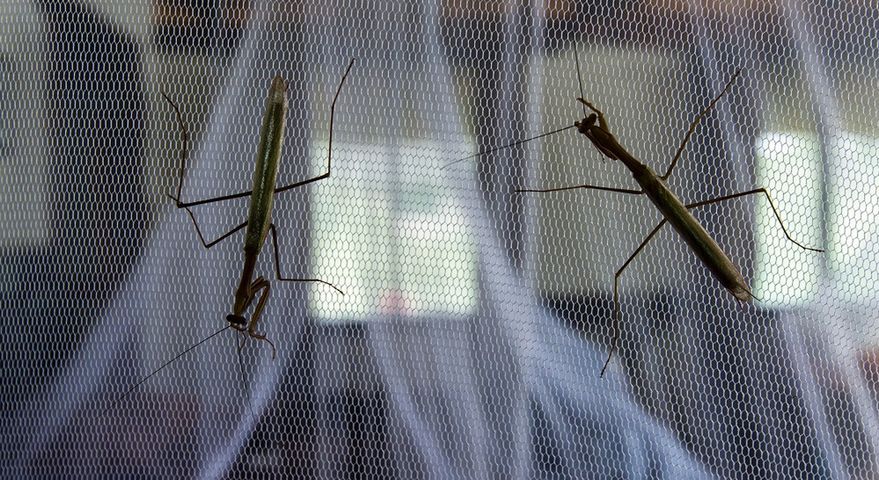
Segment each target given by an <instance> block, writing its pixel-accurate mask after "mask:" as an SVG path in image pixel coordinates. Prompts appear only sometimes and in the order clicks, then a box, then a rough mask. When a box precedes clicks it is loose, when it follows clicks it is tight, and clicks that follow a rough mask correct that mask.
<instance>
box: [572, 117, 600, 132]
mask: <svg viewBox="0 0 879 480" xmlns="http://www.w3.org/2000/svg"><path fill="white" fill-rule="evenodd" d="M597 120H598V115H596V114H594V113H591V114H589V116H587V117H586V118H584V119H583V120H580V121H579V122H574V126H575V127H577V131H578V132H580V133H582V134H583V135H588V132H589V130H590V129H591V128H592V127H593V126H595V122H596V121H597Z"/></svg>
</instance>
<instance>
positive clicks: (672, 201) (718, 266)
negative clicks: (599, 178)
mask: <svg viewBox="0 0 879 480" xmlns="http://www.w3.org/2000/svg"><path fill="white" fill-rule="evenodd" d="M740 73H741V70H738V71H736V72H735V74H733V76H732V78H730V80H729V81H728V82H727V84H726V86H725V87H724V88H723V90H722V91H721V92H720V93H719V94H718V95H717V96H716V97H715V98H714V99H713V100H712V101H711V102H710V103H709V104H708V106H707V107H705V109H704V110H702V112H701V113H699V115H697V116H696V118H695V119H694V120H693V122H692V123H691V124H690V127H689V129H688V130H687V133H686V135H684V139H683V141H681V144H680V146H679V147H678V149H677V152H675V156H674V158H673V159H672V161H671V164H670V165H669V166H668V169H666V171H665V173H664V174H663V175H657V174H656V172H654V171H653V170H652V169H651V168H650V167H648V166H647V165H645V164H643V163H641V162H640V161H639V160H638V159H636V158H635V157H634V156H633V155H632V154H631V153H629V152H628V150H626V149H625V147H623V146H622V145H621V144H620V142H619V141H618V140H617V139H616V137H615V136H614V135H613V134H612V133H611V131H610V127H609V126H608V123H607V119H606V118H605V117H604V113H602V112H601V110H599V109H598V108H597V107H595V105H593V104H592V103H590V102H588V101H586V100H584V99H583V98H582V97H583V94H582V81H581V93H580V97H579V98H577V101H579V102H580V103H581V104H583V107H584V108H583V110H584V118H583V119H582V120H579V121H575V122H574V124H573V125H570V126H568V127H565V128H561V129H558V130H553V131H551V132H547V133H544V134H541V135H538V136H535V137H532V138H529V139H526V140H521V141H518V142H514V143H511V144H508V145H504V146H502V147H498V148H493V149H490V150H486V151H482V152H479V153H477V154H475V155H471V156H469V157H465V158H463V159H461V160H458V161H463V160H467V159H469V158H474V157H477V156H479V155H484V154H486V153H491V152H495V151H498V150H503V149H505V148H509V147H512V146H516V145H520V144H522V143H525V142H528V141H531V140H535V139H537V138H541V137H545V136H549V135H553V134H555V133H558V132H562V131H564V130H568V129H571V128H576V129H577V131H578V132H580V133H581V134H583V135H585V136H586V138H588V139H589V141H591V142H592V145H594V146H595V148H596V149H598V151H599V152H601V154H602V155H604V156H605V157H607V158H610V159H611V160H619V161H620V162H622V163H623V165H625V167H626V168H627V169H629V171H630V172H631V173H632V176H633V177H634V178H635V181H636V182H637V183H638V185H639V186H640V187H641V189H640V190H633V189H624V188H613V187H602V186H596V185H573V186H567V187H558V188H547V189H516V190H515V192H517V193H526V192H533V193H549V192H561V191H565V190H574V189H589V190H601V191H605V192H615V193H624V194H629V195H647V198H649V199H650V201H651V202H652V203H653V205H654V206H655V207H656V208H657V209H658V210H659V211H660V213H662V216H663V219H662V220H661V221H660V222H659V224H658V225H656V226H655V227H654V228H653V230H651V231H650V233H648V234H647V237H646V238H644V240H643V241H642V242H641V244H640V245H638V248H636V249H635V252H634V253H632V254H631V255H630V256H629V258H628V259H627V260H626V261H625V262H624V263H623V266H622V267H620V268H619V269H618V270H617V271H616V274H615V275H614V283H613V302H614V314H613V315H614V316H613V338H612V340H611V346H610V350H609V352H608V354H607V360H605V362H604V366H603V367H602V368H601V373H600V375H601V376H604V372H605V371H606V370H607V367H608V365H609V364H610V360H611V357H612V356H613V353H614V352H615V351H616V349H617V343H618V341H619V337H620V331H619V322H620V303H619V279H620V276H621V275H622V274H623V272H624V271H625V269H626V268H627V267H628V266H629V265H630V264H631V263H632V261H633V260H634V259H635V257H636V256H638V254H639V253H641V251H642V250H644V247H646V246H647V244H648V243H650V240H652V239H653V237H654V236H656V234H657V232H659V230H660V229H661V228H662V227H663V226H664V225H665V224H666V223H668V224H670V225H671V226H672V228H674V230H675V231H676V232H677V233H678V235H680V237H681V238H682V239H683V240H684V242H686V243H687V245H688V246H689V247H690V249H691V250H692V251H693V253H695V254H696V256H697V257H698V258H699V260H700V261H701V262H702V264H703V265H705V266H706V267H707V268H708V270H709V271H710V272H711V274H712V275H713V276H714V278H716V279H717V280H718V281H719V282H720V284H721V285H723V287H724V288H726V289H727V290H728V291H729V292H730V293H731V294H732V295H733V297H735V298H736V300H738V301H741V302H747V301H750V299H751V298H755V297H754V295H753V294H751V291H750V290H749V288H748V284H747V282H745V279H744V277H743V276H742V274H741V273H740V272H739V270H738V268H737V267H736V265H735V264H734V263H733V262H732V260H730V259H729V257H728V256H727V255H726V253H724V251H723V249H722V248H721V247H720V245H718V244H717V242H716V241H715V240H714V238H712V236H711V235H710V234H709V233H708V232H707V231H706V230H705V228H704V227H703V226H702V225H701V224H700V223H699V221H698V220H697V219H696V217H694V216H693V214H692V213H690V210H692V209H694V208H698V207H701V206H705V205H710V204H713V203H719V202H723V201H725V200H731V199H733V198H739V197H744V196H747V195H756V194H763V195H764V196H765V197H766V200H767V201H768V202H769V206H770V207H771V208H772V212H773V213H774V214H775V218H776V219H777V220H778V223H779V225H780V226H781V229H782V231H783V232H784V235H785V237H787V239H788V240H790V241H791V242H793V243H794V244H795V245H797V246H798V247H800V248H802V249H804V250H810V251H813V252H823V251H824V250H822V249H818V248H811V247H806V246H804V245H802V244H800V243H799V242H797V241H796V240H794V239H793V238H792V237H791V236H790V234H789V233H788V231H787V229H786V228H785V226H784V222H782V220H781V215H779V213H778V210H777V209H776V208H775V204H774V203H773V202H772V198H771V197H770V196H769V192H768V191H767V190H766V189H765V188H755V189H752V190H748V191H746V192H740V193H735V194H732V195H724V196H722V197H717V198H712V199H710V200H704V201H701V202H696V203H690V204H685V203H684V202H682V201H681V199H680V198H678V196H677V195H675V194H674V192H672V191H671V189H669V187H668V185H667V184H666V181H667V180H668V178H669V177H670V176H671V174H672V171H673V170H674V168H675V166H676V165H677V162H678V160H679V159H680V157H681V154H682V153H683V151H684V147H685V146H686V145H687V143H688V142H689V140H690V137H691V136H692V135H693V132H694V131H695V130H696V126H697V125H698V124H699V122H701V121H702V119H703V118H704V117H705V116H706V115H707V114H708V112H709V111H711V109H712V108H714V106H715V104H717V102H718V101H719V100H720V98H721V97H722V96H723V95H724V94H725V93H726V92H727V91H728V90H729V88H730V86H731V85H732V84H733V82H734V81H735V79H736V78H737V77H738V76H739V74H740ZM577 76H578V79H579V76H580V66H579V60H578V62H577ZM586 108H588V109H589V110H591V111H592V113H590V114H588V115H586ZM458 161H456V162H453V163H457V162H458ZM449 165H451V164H449ZM447 166H448V165H447Z"/></svg>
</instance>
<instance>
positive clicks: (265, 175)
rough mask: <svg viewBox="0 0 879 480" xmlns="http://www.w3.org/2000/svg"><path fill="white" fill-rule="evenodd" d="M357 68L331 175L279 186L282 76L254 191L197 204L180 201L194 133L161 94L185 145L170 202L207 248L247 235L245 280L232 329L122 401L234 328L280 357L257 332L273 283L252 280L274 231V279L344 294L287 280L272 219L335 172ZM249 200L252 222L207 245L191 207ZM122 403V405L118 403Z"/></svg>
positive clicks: (272, 99)
mask: <svg viewBox="0 0 879 480" xmlns="http://www.w3.org/2000/svg"><path fill="white" fill-rule="evenodd" d="M353 66H354V59H351V61H350V62H349V63H348V67H347V68H346V69H345V73H344V74H343V75H342V79H341V80H340V81H339V86H338V87H337V88H336V94H335V96H334V97H333V103H332V105H331V107H330V132H329V146H328V149H329V151H328V153H327V167H326V172H324V173H322V174H320V175H318V176H316V177H313V178H309V179H306V180H302V181H299V182H296V183H292V184H290V185H285V186H282V187H278V186H276V184H275V181H276V177H277V172H278V164H279V160H280V158H281V146H282V144H283V140H284V127H285V124H286V115H287V84H286V82H285V81H284V79H283V78H281V77H280V76H276V77H275V78H274V79H272V82H271V85H270V87H269V93H268V98H267V99H266V111H265V115H264V116H263V121H262V128H261V129H260V137H259V146H258V148H257V155H256V165H255V167H254V172H253V188H252V189H251V190H249V191H246V192H241V193H236V194H232V195H224V196H220V197H215V198H209V199H205V200H198V201H192V202H184V201H182V200H181V193H182V190H183V179H184V177H185V173H186V160H187V157H188V151H189V132H188V130H187V128H186V123H185V122H184V121H183V115H182V114H181V113H180V108H179V107H178V106H177V104H176V103H174V101H172V100H171V99H170V98H169V97H168V95H166V94H165V93H164V92H162V96H163V97H164V98H165V101H167V102H168V104H170V105H171V107H172V108H173V109H174V112H175V114H176V118H177V123H178V125H179V127H180V132H181V144H182V147H181V152H180V174H179V176H180V182H179V183H178V185H177V194H176V195H172V194H170V193H169V194H167V195H168V197H169V198H171V200H173V201H174V203H175V206H176V207H177V208H178V209H180V208H182V209H184V210H185V211H186V213H187V214H188V215H189V218H190V220H192V225H193V226H194V227H195V232H196V233H197V234H198V238H199V240H200V241H201V243H202V245H204V247H205V248H206V249H209V248H211V247H213V246H214V245H216V244H218V243H220V242H222V241H223V240H225V239H227V238H229V237H230V236H232V235H233V234H235V233H237V232H239V231H241V230H245V232H244V266H243V268H242V271H241V279H240V281H239V284H238V288H236V290H235V296H234V301H233V302H232V310H231V313H230V314H228V315H227V316H226V321H227V322H228V325H226V326H225V327H223V328H221V329H220V330H218V331H216V332H214V333H213V334H211V335H209V336H208V337H206V338H204V339H203V340H201V341H199V342H198V343H196V344H194V345H192V346H190V347H189V348H187V349H185V350H184V351H182V352H180V353H179V354H178V355H177V356H175V357H174V358H172V359H170V360H168V361H167V362H165V363H164V364H162V366H160V367H159V368H157V369H156V370H154V371H153V372H151V373H150V374H149V375H147V376H146V377H144V378H142V379H141V380H140V381H139V382H137V383H136V384H135V385H134V386H132V387H131V388H130V389H129V390H127V391H126V392H125V393H124V394H123V395H122V396H121V397H120V398H119V400H122V399H124V398H125V397H126V396H128V394H130V393H131V392H132V391H134V390H135V389H136V388H137V387H139V386H140V385H142V384H143V383H144V382H146V381H147V380H149V379H150V378H151V377H153V376H154V375H156V374H157V373H159V372H160V371H161V370H162V369H163V368H165V367H167V366H168V365H170V364H171V363H173V362H174V361H176V360H177V359H179V358H180V357H182V356H183V355H186V354H187V353H189V352H191V351H192V350H194V349H195V348H197V347H198V346H200V345H201V344H203V343H204V342H206V341H208V340H210V339H211V338H213V337H215V336H217V335H219V334H221V333H223V332H225V331H226V330H228V329H229V328H232V329H235V330H237V331H239V332H241V333H242V334H243V335H245V336H244V339H245V340H246V339H247V337H250V338H253V339H255V340H258V341H264V342H266V343H268V344H269V346H270V347H271V349H272V358H275V354H276V349H275V345H274V344H273V343H272V341H271V340H269V339H268V338H267V337H266V335H264V334H262V333H259V332H257V325H258V324H259V320H260V318H261V316H262V312H263V309H264V308H265V306H266V302H267V301H268V298H269V292H270V283H269V281H268V280H266V279H265V278H263V277H262V276H257V278H256V279H255V280H254V279H253V276H254V272H255V269H256V261H257V258H258V256H259V253H260V251H261V250H262V246H263V244H265V241H266V237H267V236H268V233H269V232H271V234H272V247H273V249H274V259H275V278H276V279H277V280H279V281H283V282H311V283H321V284H324V285H327V286H329V287H332V288H333V289H335V290H336V291H337V292H339V293H340V294H342V295H344V292H342V290H340V289H339V288H337V287H336V286H335V285H333V284H331V283H329V282H326V281H324V280H321V279H317V278H287V277H284V276H282V275H281V268H280V262H279V260H278V234H277V231H276V229H275V225H274V224H273V223H272V220H271V215H272V206H273V203H274V197H275V194H277V193H281V192H285V191H287V190H291V189H294V188H297V187H302V186H304V185H308V184H310V183H314V182H317V181H320V180H323V179H325V178H329V177H330V172H331V170H332V152H333V122H334V117H335V112H336V101H337V100H338V98H339V94H340V93H341V91H342V86H343V85H344V84H345V80H346V79H347V78H348V73H349V72H350V71H351V67H353ZM248 196H249V197H250V207H249V209H248V214H247V221H245V222H244V223H242V224H240V225H238V226H236V227H234V228H233V229H232V230H229V231H228V232H226V233H224V234H222V235H220V236H219V237H218V238H217V239H215V240H212V241H210V242H209V241H207V240H205V238H204V235H203V234H202V232H201V228H199V226H198V222H197V221H196V220H195V215H194V214H193V213H192V210H191V207H195V206H198V205H205V204H209V203H216V202H223V201H226V200H232V199H236V198H243V197H248ZM257 295H259V300H257ZM254 301H256V306H255V307H254V309H253V313H252V314H251V315H250V319H249V320H248V318H247V316H246V315H245V313H246V311H247V310H248V308H250V306H251V305H252V304H253V302H254ZM242 346H243V343H242V344H241V345H239V350H240V349H241V347H242ZM119 400H117V402H118V401H119Z"/></svg>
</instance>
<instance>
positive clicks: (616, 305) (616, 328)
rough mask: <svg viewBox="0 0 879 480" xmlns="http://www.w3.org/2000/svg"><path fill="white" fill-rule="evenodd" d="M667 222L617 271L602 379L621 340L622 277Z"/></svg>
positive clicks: (644, 241) (614, 278) (646, 239)
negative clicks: (611, 333) (610, 328)
mask: <svg viewBox="0 0 879 480" xmlns="http://www.w3.org/2000/svg"><path fill="white" fill-rule="evenodd" d="M665 222H666V220H665V219H663V220H662V221H661V222H659V225H657V226H655V227H653V230H651V231H650V233H648V234H647V237H646V238H645V239H644V240H643V241H642V242H641V245H638V248H636V249H635V252H634V253H632V255H630V256H629V259H628V260H626V262H625V263H623V266H622V267H620V269H619V270H617V273H616V274H615V275H614V277H613V338H612V339H611V342H610V351H608V352H607V360H605V361H604V366H603V367H601V374H600V376H602V377H603V376H604V371H605V370H607V366H608V365H609V364H610V359H611V357H612V356H613V352H615V351H616V349H617V343H618V342H619V340H620V296H619V283H620V275H622V274H623V271H625V269H626V267H628V266H629V264H630V263H632V260H634V259H635V257H637V256H638V254H639V253H641V251H642V250H644V247H646V246H647V244H648V243H650V240H652V239H653V237H654V236H656V234H657V233H658V232H659V229H661V228H662V226H663V225H665Z"/></svg>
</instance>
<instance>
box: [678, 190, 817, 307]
mask: <svg viewBox="0 0 879 480" xmlns="http://www.w3.org/2000/svg"><path fill="white" fill-rule="evenodd" d="M758 193H762V194H763V195H765V196H766V200H768V201H769V207H770V208H772V213H774V214H775V219H776V220H778V224H779V225H780V226H781V231H782V232H784V236H785V237H787V239H788V240H790V241H791V242H793V244H794V245H796V246H798V247H800V248H802V249H803V250H809V251H812V252H818V253H823V252H824V250H823V249H820V248H812V247H807V246H805V245H803V244H802V243H800V242H798V241H796V240H794V239H793V237H791V236H790V234H789V233H788V232H787V228H785V226H784V222H783V221H781V215H780V214H779V213H778V209H777V208H775V203H773V202H772V197H770V196H769V191H767V190H766V189H765V188H755V189H753V190H748V191H747V192H741V193H734V194H732V195H724V196H722V197H717V198H712V199H711V200H703V201H701V202H696V203H691V204H689V205H686V207H687V209H691V208H697V207H702V206H704V205H711V204H712V203H720V202H723V201H726V200H732V199H733V198H738V197H744V196H747V195H756V194H758ZM751 296H752V297H753V295H751ZM755 298H756V297H755Z"/></svg>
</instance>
